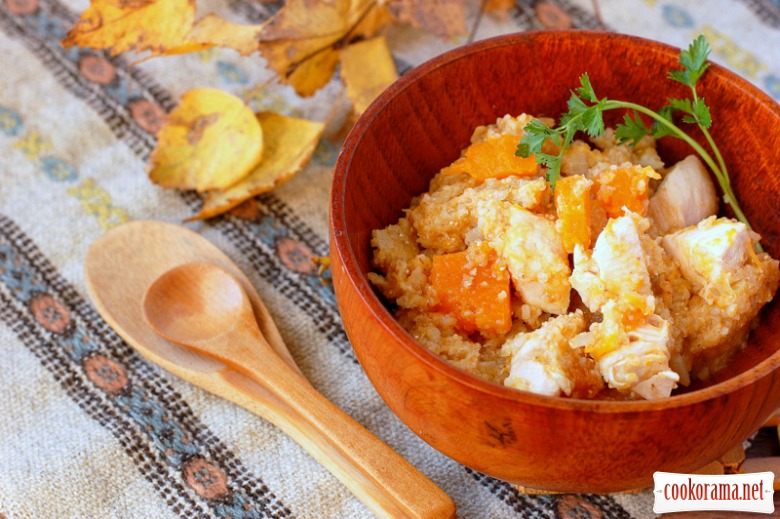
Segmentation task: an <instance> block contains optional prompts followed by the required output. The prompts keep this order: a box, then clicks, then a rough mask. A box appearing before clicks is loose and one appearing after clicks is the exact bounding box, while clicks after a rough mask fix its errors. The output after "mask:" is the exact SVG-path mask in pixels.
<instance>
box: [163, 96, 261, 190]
mask: <svg viewBox="0 0 780 519" xmlns="http://www.w3.org/2000/svg"><path fill="white" fill-rule="evenodd" d="M157 137H158V140H157V147H156V148H155V149H154V151H153V152H152V156H151V158H150V161H149V165H150V171H149V178H150V179H151V180H152V181H153V182H155V183H157V184H159V185H161V186H163V187H175V188H179V189H196V190H198V191H205V190H207V189H224V188H226V187H228V186H230V185H232V184H235V183H236V182H237V181H239V180H241V179H242V178H244V177H245V176H247V174H248V173H249V171H250V170H251V169H252V167H254V166H255V165H256V164H257V163H259V162H260V159H261V158H262V155H263V131H262V129H261V127H260V124H259V123H258V121H257V118H256V117H255V115H254V113H252V110H251V109H250V108H249V107H248V106H246V105H245V104H244V102H243V101H242V100H241V99H239V98H238V97H235V96H233V95H231V94H228V93H227V92H223V91H221V90H217V89H212V88H198V89H194V90H190V91H189V92H187V93H186V94H184V96H182V99H181V103H180V104H179V106H177V107H176V109H174V110H173V111H172V112H171V113H170V114H169V115H168V117H167V120H166V122H165V124H164V125H163V127H162V129H161V130H160V133H159V134H158V136H157Z"/></svg>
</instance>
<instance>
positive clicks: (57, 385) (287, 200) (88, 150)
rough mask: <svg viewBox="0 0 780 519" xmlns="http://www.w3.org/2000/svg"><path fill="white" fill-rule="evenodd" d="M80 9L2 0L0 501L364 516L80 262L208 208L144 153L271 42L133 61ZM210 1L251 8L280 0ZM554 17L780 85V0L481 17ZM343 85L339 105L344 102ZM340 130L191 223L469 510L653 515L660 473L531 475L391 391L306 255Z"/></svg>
mask: <svg viewBox="0 0 780 519" xmlns="http://www.w3.org/2000/svg"><path fill="white" fill-rule="evenodd" d="M476 4H477V2H474V5H471V6H470V7H469V25H470V26H471V25H472V24H473V22H474V20H475V13H476V11H477V5H476ZM86 7H87V2H86V0H1V1H0V62H1V63H2V69H0V174H1V175H0V517H3V518H17V517H19V518H28V517H29V518H68V517H72V518H174V517H185V518H191V517H220V518H227V517H232V518H249V517H253V518H254V517H273V518H286V517H315V518H320V517H322V518H325V517H333V518H350V517H353V518H354V517H370V516H371V514H370V512H369V511H368V510H367V509H366V508H365V507H364V506H363V505H362V504H361V503H360V502H359V501H358V500H357V499H355V498H354V497H353V496H352V495H351V494H350V493H349V492H348V491H347V490H346V488H345V487H344V486H342V485H341V483H339V482H338V481H337V480H336V479H335V478H334V477H333V476H331V475H330V474H329V473H328V472H327V471H326V470H324V469H323V468H322V467H321V466H319V465H318V464H317V463H316V462H314V461H313V459H312V458H310V457H309V456H308V455H307V454H306V453H305V452H304V451H303V449H301V448H300V447H299V446H298V445H297V444H296V443H294V442H293V441H292V440H290V439H289V438H288V437H286V436H285V435H283V434H282V433H281V432H280V431H279V430H278V429H276V428H275V427H274V426H273V425H271V424H269V423H267V422H265V421H264V420H262V419H260V418H258V417H257V416H254V415H252V414H250V413H248V412H247V411H245V410H243V409H241V408H239V407H237V406H234V405H232V404H229V403H227V402H225V401H223V400H220V399H218V398H216V397H214V396H212V395H210V394H208V393H206V392H205V391H202V390H200V389H198V388H196V387H193V386H191V385H189V384H187V383H185V382H183V381H181V380H179V379H177V378H176V377H174V376H172V375H170V374H168V373H166V372H165V371H163V370H161V369H160V368H158V367H157V366H155V365H152V364H150V363H148V362H147V361H145V360H144V359H143V358H142V357H141V356H140V355H139V354H137V353H136V352H135V351H134V350H133V349H132V348H130V347H129V346H128V345H127V344H125V343H124V342H123V341H122V340H121V339H120V338H119V337H118V336H117V335H116V334H115V333H114V332H113V331H112V330H111V329H110V327H109V326H108V325H106V323H105V322H104V321H103V320H102V319H101V318H100V317H99V315H98V314H97V312H96V310H95V309H94V306H93V305H92V303H91V301H90V299H89V296H88V294H87V290H86V288H85V282H84V273H83V263H84V257H85V253H86V250H87V248H88V246H89V245H90V244H91V243H92V242H93V241H94V240H95V239H96V238H98V237H99V236H100V235H101V234H102V233H104V232H106V231H107V230H109V229H111V228H113V227H115V226H117V225H119V224H121V223H123V222H127V221H130V220H140V219H154V220H164V221H169V222H176V223H181V222H183V220H184V219H185V218H187V217H189V216H191V215H193V214H194V213H195V212H197V210H198V208H199V204H200V201H199V199H198V197H197V196H195V195H194V194H192V193H186V192H181V191H175V190H164V189H162V188H160V187H158V186H155V185H154V184H152V183H151V182H150V181H149V180H148V178H147V175H146V173H145V163H146V160H147V158H148V156H149V154H150V152H151V150H152V149H153V148H154V145H155V131H156V130H157V129H158V128H159V125H160V121H161V117H162V116H163V114H165V113H166V112H168V111H170V110H171V109H173V107H174V106H175V105H176V103H177V100H178V99H179V97H180V96H181V94H182V93H184V92H185V91H187V90H189V89H191V88H194V87H200V86H208V87H216V88H220V89H223V90H227V91H229V92H233V93H236V94H238V95H246V94H247V92H249V91H251V89H252V88H253V86H255V85H256V84H258V83H261V82H263V81H265V80H266V79H268V78H269V77H270V75H271V73H270V72H268V71H267V70H265V68H264V63H263V60H262V59H261V58H260V57H257V56H252V57H240V56H238V54H237V53H235V52H232V51H229V50H213V49H212V50H207V51H203V52H200V53H196V54H190V55H183V56H176V57H170V58H164V59H153V60H150V61H146V62H143V63H141V64H139V65H136V66H130V65H129V62H130V59H129V58H127V57H118V58H111V57H109V56H108V55H107V54H106V53H104V52H100V51H93V50H89V49H79V48H63V47H62V46H61V45H60V43H59V42H60V40H61V38H62V37H63V36H64V35H65V33H66V32H67V30H68V29H69V28H70V27H72V25H73V23H74V21H75V20H76V19H77V16H78V14H79V13H80V12H81V11H82V10H83V9H84V8H86ZM208 7H209V8H213V9H216V10H219V11H221V12H227V13H228V14H229V15H230V16H231V17H232V18H233V19H235V20H238V21H242V20H243V21H246V22H253V23H256V22H258V21H261V20H263V19H266V18H267V17H268V16H270V15H271V14H272V13H273V12H274V11H275V10H276V9H278V7H279V4H278V3H273V2H271V3H269V2H258V1H256V0H224V1H222V2H219V1H214V2H212V3H211V4H209V6H208ZM545 27H574V28H596V29H598V28H604V29H607V30H611V31H617V32H624V33H630V34H636V35H640V36H645V37H649V38H653V39H657V40H661V41H664V42H668V43H671V44H674V45H677V46H686V45H687V44H688V42H690V41H691V40H692V38H693V37H694V36H695V35H696V34H699V33H702V34H704V35H705V36H706V37H707V38H708V40H709V42H710V44H711V46H712V48H713V54H712V56H711V58H712V59H713V60H714V61H716V62H719V63H720V64H722V65H724V66H726V67H728V68H730V69H732V70H734V71H735V72H737V73H738V74H740V75H742V76H744V77H746V78H747V79H749V80H750V81H753V82H754V83H755V84H756V85H758V86H759V87H760V88H761V89H763V90H765V91H766V92H768V93H769V95H770V96H773V97H774V98H775V99H780V2H778V1H777V0H763V1H762V0H699V1H693V0H646V1H639V0H631V1H628V0H600V1H598V2H591V1H590V0H545V1H536V0H527V1H526V0H518V1H517V2H516V4H515V5H514V6H513V7H512V8H511V9H510V10H509V13H508V16H506V17H505V18H504V19H500V18H495V17H492V16H484V17H483V18H482V20H481V22H480V24H479V28H478V30H477V31H476V34H475V35H474V37H475V38H476V39H481V38H485V37H489V36H493V35H497V34H502V33H508V32H514V31H522V30H530V29H540V28H545ZM388 41H389V44H390V49H391V51H392V53H393V56H394V58H395V62H396V65H397V68H398V70H399V73H404V72H406V71H408V70H409V69H410V68H412V67H414V66H415V65H417V64H419V63H421V62H422V61H424V60H426V59H428V58H430V57H432V56H434V55H436V54H439V53H441V52H443V51H445V50H448V49H450V48H453V47H455V46H457V45H460V44H462V43H464V42H465V37H463V38H460V39H451V40H442V39H439V38H437V37H435V36H432V35H430V34H428V33H426V32H423V31H420V30H416V29H411V28H408V27H407V28H405V27H396V28H393V29H391V30H390V31H389V33H388ZM340 91H341V86H340V85H339V79H338V76H336V77H335V78H334V79H333V80H332V81H331V82H330V84H329V85H328V86H326V87H325V88H324V89H323V90H322V91H321V92H319V93H318V94H317V95H315V96H314V97H312V98H306V99H303V98H300V97H298V96H296V95H295V94H294V93H293V91H292V90H291V89H290V88H288V87H284V86H280V85H278V84H276V85H272V86H270V87H268V88H267V89H266V90H264V91H263V92H262V94H260V95H258V96H257V97H256V98H255V99H254V100H253V101H252V105H253V108H255V109H257V110H260V109H272V110H274V111H277V112H280V113H283V114H286V115H297V116H304V117H308V118H311V119H315V120H324V119H325V118H326V117H327V116H328V114H329V113H330V111H331V109H332V105H333V104H334V103H335V102H336V101H337V100H338V99H340V97H339V95H340V94H339V93H340ZM342 104H344V107H343V109H342V110H341V112H340V113H339V114H337V115H336V117H335V119H334V120H335V121H336V122H338V119H339V118H341V119H342V121H343V119H344V117H346V116H345V115H344V114H345V113H346V111H348V109H349V107H348V105H347V104H346V103H344V101H343V100H342ZM334 125H336V123H334V124H332V125H331V126H334ZM339 135H342V136H343V133H342V134H339V133H338V132H337V131H336V130H333V129H331V130H330V131H326V138H325V139H323V140H322V142H321V143H320V145H319V147H318V148H317V150H316V151H315V153H314V156H313V158H312V160H311V162H310V164H309V165H308V166H307V167H306V168H305V169H304V170H303V171H302V172H301V173H300V174H299V175H297V176H296V177H295V178H293V179H292V180H290V181H289V182H287V183H285V184H283V185H282V186H280V187H278V188H277V189H275V190H274V191H273V192H271V193H269V194H265V195H262V196H260V197H259V198H258V199H257V201H256V203H253V204H250V205H249V206H246V207H245V208H244V209H246V210H245V211H243V213H242V214H237V213H234V214H230V215H228V216H224V217H219V218H216V219H213V220H210V221H208V222H205V223H193V224H187V227H189V228H191V229H193V230H195V231H196V232H198V233H201V234H202V235H203V236H205V237H206V238H208V239H209V240H211V241H212V242H213V243H215V244H216V245H217V246H219V247H220V248H221V249H222V250H224V251H225V252H226V253H227V254H228V255H229V256H230V257H231V258H232V259H233V260H235V262H236V263H237V264H238V265H239V266H240V268H241V269H243V271H244V272H245V273H246V274H247V275H248V277H249V278H250V280H251V281H252V283H253V284H254V285H255V286H256V287H257V289H258V291H259V292H260V294H261V296H262V298H263V299H264V300H265V302H266V304H267V306H268V307H269V309H270V311H271V313H272V315H273V317H274V318H275V320H276V322H277V324H278V326H279V328H280V330H281V333H282V335H283V337H284V339H285V341H286V343H287V344H288V346H289V349H290V351H291V352H292V355H293V357H294V358H295V360H296V361H297V363H298V364H299V366H300V368H301V370H302V371H303V373H304V374H305V375H306V377H307V378H308V379H309V380H310V381H311V382H312V384H313V385H314V386H315V387H316V388H317V389H319V390H320V391H321V392H322V393H323V394H324V395H325V396H326V397H327V398H329V399H330V400H331V401H333V402H334V403H335V404H336V405H338V406H339V407H340V408H342V409H343V410H345V411H346V412H347V413H348V414H350V415H351V416H352V417H354V418H355V419H356V420H357V421H359V422H360V423H362V424H363V425H365V426H366V427H367V428H368V429H370V430H371V431H372V432H374V433H375V434H376V435H377V436H379V437H380V438H381V439H382V440H384V441H385V442H386V443H388V444H389V445H390V446H391V447H392V448H394V449H395V450H396V451H398V452H399V453H400V454H401V455H403V456H404V457H406V458H407V459H408V460H409V461H410V462H411V463H413V464H414V465H415V466H416V467H418V468H419V469H420V470H421V471H422V472H423V473H425V474H426V475H427V476H428V477H430V478H431V479H432V480H433V481H434V482H436V483H437V484H438V485H439V486H440V487H441V488H442V489H443V490H445V491H446V492H447V493H448V494H449V495H451V496H452V498H453V499H454V500H455V503H456V505H457V507H458V514H459V516H460V517H463V518H497V517H525V518H529V517H580V518H586V517H591V518H600V517H615V518H624V517H647V516H652V494H651V493H650V492H644V493H638V494H623V495H527V494H524V493H521V492H519V491H518V490H517V489H515V488H513V487H512V486H511V485H509V484H507V483H504V482H501V481H497V480H495V479H491V478H489V477H486V476H484V475H482V474H480V473H478V472H475V471H473V470H470V469H468V468H465V467H463V466H461V465H459V464H458V463H456V462H454V461H452V460H449V459H447V458H446V457H444V456H443V455H441V454H439V453H438V452H436V451H435V450H433V449H432V448H430V447H429V446H428V445H427V444H425V443H424V442H422V441H421V440H420V439H418V438H417V436H415V435H414V434H413V433H412V432H411V431H410V430H409V429H407V428H406V427H405V426H404V425H403V424H402V423H401V422H400V421H399V420H398V419H397V418H396V417H395V416H394V415H393V414H392V413H391V412H390V411H389V409H388V408H387V407H386V406H385V404H384V403H383V402H382V400H381V398H380V397H379V396H378V395H377V393H376V392H375V391H374V389H373V388H372V386H371V385H370V383H369V382H368V380H367V378H366V377H365V375H364V373H363V371H362V370H361V368H360V365H359V364H358V362H357V360H356V358H355V355H354V353H353V352H352V350H351V347H350V344H349V342H348V340H347V337H346V335H345V333H344V330H343V328H342V325H341V321H340V318H339V313H338V310H337V307H336V302H335V297H334V294H333V291H332V287H331V286H330V285H328V284H327V283H323V282H322V279H321V278H320V276H319V274H318V272H317V268H316V265H314V264H313V263H312V262H311V258H312V257H314V256H325V255H327V254H328V241H327V201H328V191H329V186H330V180H331V178H332V173H333V165H334V161H335V159H336V155H337V153H338V149H339V146H340V140H339V139H340V137H339ZM774 145H777V143H774ZM326 276H327V274H326Z"/></svg>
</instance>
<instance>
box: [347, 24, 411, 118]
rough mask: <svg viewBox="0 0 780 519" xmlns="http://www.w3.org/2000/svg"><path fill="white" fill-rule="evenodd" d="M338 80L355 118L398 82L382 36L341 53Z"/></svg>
mask: <svg viewBox="0 0 780 519" xmlns="http://www.w3.org/2000/svg"><path fill="white" fill-rule="evenodd" d="M341 77H342V79H343V80H344V84H345V85H346V86H347V96H348V97H349V98H350V99H351V100H352V106H353V110H354V112H355V114H356V115H360V114H362V113H363V112H364V111H365V110H366V108H368V105H370V104H371V102H372V101H373V100H374V99H376V97H377V96H378V95H379V94H381V93H382V91H383V90H385V89H386V88H387V87H388V86H390V85H391V84H392V83H393V82H394V81H395V80H396V79H398V72H396V70H395V62H394V61H393V56H392V55H391V54H390V49H389V48H388V47H387V40H385V38H384V36H377V37H376V38H372V39H370V40H366V41H362V42H359V43H355V44H353V45H350V46H348V47H347V48H346V49H344V50H343V51H342V52H341Z"/></svg>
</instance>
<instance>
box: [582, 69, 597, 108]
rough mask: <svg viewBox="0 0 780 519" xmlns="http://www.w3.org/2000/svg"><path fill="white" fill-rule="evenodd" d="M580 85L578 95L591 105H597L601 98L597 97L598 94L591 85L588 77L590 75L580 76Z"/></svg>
mask: <svg viewBox="0 0 780 519" xmlns="http://www.w3.org/2000/svg"><path fill="white" fill-rule="evenodd" d="M580 85H582V86H581V87H579V88H578V89H577V94H579V96H580V97H584V98H585V99H587V100H588V101H590V102H591V103H597V102H598V100H599V98H598V97H597V96H596V92H595V91H594V90H593V86H592V85H591V84H590V77H589V76H588V73H587V72H586V73H585V74H583V75H581V76H580Z"/></svg>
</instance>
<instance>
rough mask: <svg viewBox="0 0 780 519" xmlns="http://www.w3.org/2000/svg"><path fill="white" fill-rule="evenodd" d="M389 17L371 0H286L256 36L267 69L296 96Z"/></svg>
mask: <svg viewBox="0 0 780 519" xmlns="http://www.w3.org/2000/svg"><path fill="white" fill-rule="evenodd" d="M391 21H392V19H391V17H390V16H389V14H388V12H387V10H386V9H385V8H384V7H383V6H382V5H379V3H377V2H376V0H330V1H323V2H310V1H308V0H288V2H287V3H286V4H285V6H284V7H283V8H282V9H280V10H279V11H278V12H277V13H276V14H275V15H274V16H273V17H272V18H271V19H269V20H268V21H267V22H266V23H265V24H264V26H263V29H262V30H261V31H260V33H259V34H258V42H259V46H258V50H259V51H260V53H261V54H262V55H263V56H264V57H265V59H266V60H267V62H268V66H269V68H271V69H272V70H273V71H275V72H276V73H278V74H279V76H280V78H281V79H282V81H284V82H286V83H288V84H290V85H292V86H293V88H295V91H296V92H297V93H298V94H300V95H302V96H309V95H312V94H314V92H316V91H317V90H318V89H320V88H321V87H323V86H324V85H325V84H326V83H327V82H328V81H329V80H330V78H331V77H332V76H333V72H334V70H335V69H336V65H337V64H338V59H339V54H340V52H341V48H343V47H344V46H345V45H346V44H348V43H350V42H352V41H355V40H359V39H361V38H366V37H370V36H373V35H375V34H376V33H377V31H378V30H379V29H380V28H382V27H383V26H384V25H386V24H388V23H390V22H391Z"/></svg>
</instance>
